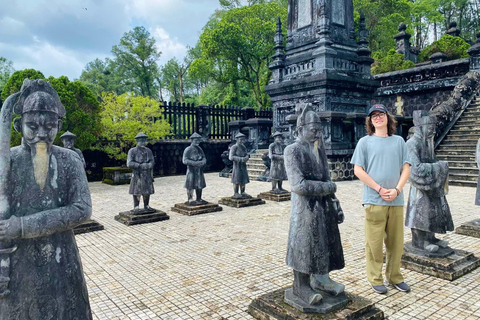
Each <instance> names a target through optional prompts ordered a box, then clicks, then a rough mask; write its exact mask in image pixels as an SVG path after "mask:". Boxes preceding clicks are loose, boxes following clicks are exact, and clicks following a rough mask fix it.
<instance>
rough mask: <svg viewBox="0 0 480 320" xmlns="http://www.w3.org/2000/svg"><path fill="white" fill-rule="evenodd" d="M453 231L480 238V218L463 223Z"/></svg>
mask: <svg viewBox="0 0 480 320" xmlns="http://www.w3.org/2000/svg"><path fill="white" fill-rule="evenodd" d="M455 233H457V234H463V235H465V236H470V237H475V238H480V219H477V220H472V221H468V222H465V223H463V224H462V225H461V226H460V227H457V228H456V229H455Z"/></svg>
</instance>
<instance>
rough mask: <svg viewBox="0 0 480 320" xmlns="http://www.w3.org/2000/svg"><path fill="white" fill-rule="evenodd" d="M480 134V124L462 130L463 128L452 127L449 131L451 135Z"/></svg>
mask: <svg viewBox="0 0 480 320" xmlns="http://www.w3.org/2000/svg"><path fill="white" fill-rule="evenodd" d="M466 134H467V135H469V136H470V135H480V126H479V127H476V128H474V129H471V130H462V129H452V130H450V132H449V135H462V136H465V135H466Z"/></svg>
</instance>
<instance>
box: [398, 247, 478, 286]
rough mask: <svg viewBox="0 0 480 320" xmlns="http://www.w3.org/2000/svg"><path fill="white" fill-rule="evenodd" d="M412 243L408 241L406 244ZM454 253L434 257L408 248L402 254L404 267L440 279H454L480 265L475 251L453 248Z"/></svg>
mask: <svg viewBox="0 0 480 320" xmlns="http://www.w3.org/2000/svg"><path fill="white" fill-rule="evenodd" d="M408 245H411V244H410V243H407V244H406V246H408ZM453 251H454V253H453V254H450V255H448V256H447V257H444V258H432V257H425V256H422V255H417V254H414V253H412V252H408V251H407V250H406V251H405V252H404V254H403V256H402V267H404V268H405V269H409V270H413V271H417V272H420V273H423V274H428V275H430V276H434V277H437V278H440V279H445V280H450V281H453V280H455V279H458V278H460V277H461V276H463V275H465V274H467V273H469V272H470V271H472V270H473V269H475V268H477V267H478V266H480V259H479V258H477V257H475V256H474V255H473V253H470V252H467V251H463V250H453Z"/></svg>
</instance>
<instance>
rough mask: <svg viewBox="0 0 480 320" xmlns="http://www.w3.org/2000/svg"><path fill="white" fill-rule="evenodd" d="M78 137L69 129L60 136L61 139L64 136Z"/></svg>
mask: <svg viewBox="0 0 480 320" xmlns="http://www.w3.org/2000/svg"><path fill="white" fill-rule="evenodd" d="M76 137H77V136H76V135H74V134H73V133H71V132H70V131H67V132H65V133H64V134H62V135H61V136H60V139H63V138H73V139H75V138H76Z"/></svg>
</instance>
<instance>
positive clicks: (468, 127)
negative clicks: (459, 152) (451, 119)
mask: <svg viewBox="0 0 480 320" xmlns="http://www.w3.org/2000/svg"><path fill="white" fill-rule="evenodd" d="M479 130H480V122H479V123H478V124H462V123H458V122H457V123H456V124H455V125H454V126H453V128H452V130H450V131H453V132H457V131H460V132H465V131H479Z"/></svg>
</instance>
